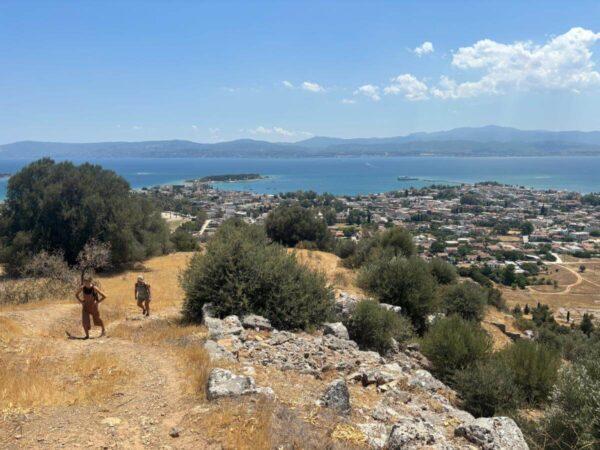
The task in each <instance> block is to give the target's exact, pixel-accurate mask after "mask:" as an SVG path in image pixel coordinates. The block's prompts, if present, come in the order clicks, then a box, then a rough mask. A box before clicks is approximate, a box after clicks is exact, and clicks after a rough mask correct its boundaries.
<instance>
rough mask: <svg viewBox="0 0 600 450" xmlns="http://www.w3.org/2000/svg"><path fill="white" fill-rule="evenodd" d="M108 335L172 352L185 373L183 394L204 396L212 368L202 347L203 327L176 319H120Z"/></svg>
mask: <svg viewBox="0 0 600 450" xmlns="http://www.w3.org/2000/svg"><path fill="white" fill-rule="evenodd" d="M111 336H113V337H117V338H121V339H126V340H129V341H131V342H134V343H136V344H142V345H150V346H160V347H163V348H164V349H165V350H166V351H169V353H171V354H175V355H176V356H177V358H178V361H179V362H180V366H181V370H182V371H183V372H184V374H185V380H186V385H185V391H186V393H187V394H190V395H194V396H198V395H199V396H200V398H205V394H206V392H205V386H206V383H207V381H208V375H209V374H210V370H211V368H212V365H211V361H210V357H209V356H208V353H207V352H206V351H205V350H204V348H203V347H202V343H203V342H204V341H205V340H206V336H207V331H206V328H204V327H202V326H198V325H190V324H184V323H181V322H180V321H179V320H176V319H171V320H169V319H161V320H153V321H138V322H131V321H130V322H124V323H120V324H118V325H117V326H116V327H114V328H113V329H112V330H111Z"/></svg>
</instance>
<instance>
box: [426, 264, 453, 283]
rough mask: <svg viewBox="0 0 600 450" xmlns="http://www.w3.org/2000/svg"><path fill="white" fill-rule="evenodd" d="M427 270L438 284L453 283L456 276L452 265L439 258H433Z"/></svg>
mask: <svg viewBox="0 0 600 450" xmlns="http://www.w3.org/2000/svg"><path fill="white" fill-rule="evenodd" d="M429 270H430V271H431V274H432V275H433V276H434V277H435V279H436V280H437V282H438V283H440V284H451V283H454V282H455V281H456V278H457V276H458V275H457V273H456V269H455V268H454V266H453V265H452V264H449V263H447V262H446V261H444V260H443V259H440V258H433V259H432V260H431V262H430V263H429Z"/></svg>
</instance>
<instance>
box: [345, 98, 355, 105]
mask: <svg viewBox="0 0 600 450" xmlns="http://www.w3.org/2000/svg"><path fill="white" fill-rule="evenodd" d="M342 103H343V104H344V105H353V104H355V103H356V100H353V99H351V98H343V99H342Z"/></svg>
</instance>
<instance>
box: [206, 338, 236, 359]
mask: <svg viewBox="0 0 600 450" xmlns="http://www.w3.org/2000/svg"><path fill="white" fill-rule="evenodd" d="M204 349H205V350H206V352H207V353H208V355H209V356H210V359H211V360H218V359H226V360H229V361H235V356H234V355H233V353H231V352H230V351H228V350H227V349H226V348H225V347H223V346H222V345H221V344H219V343H218V342H215V341H213V340H211V339H209V340H207V341H206V342H205V343H204Z"/></svg>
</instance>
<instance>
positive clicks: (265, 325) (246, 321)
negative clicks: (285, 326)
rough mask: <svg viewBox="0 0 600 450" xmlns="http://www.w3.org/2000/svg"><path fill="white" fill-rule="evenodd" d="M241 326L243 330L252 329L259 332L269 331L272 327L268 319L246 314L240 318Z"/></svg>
mask: <svg viewBox="0 0 600 450" xmlns="http://www.w3.org/2000/svg"><path fill="white" fill-rule="evenodd" d="M242 326H243V327H244V328H254V329H259V330H267V331H271V330H272V329H273V327H272V326H271V322H270V321H269V319H267V318H265V317H263V316H257V315H256V314H248V315H246V316H244V317H243V318H242Z"/></svg>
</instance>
